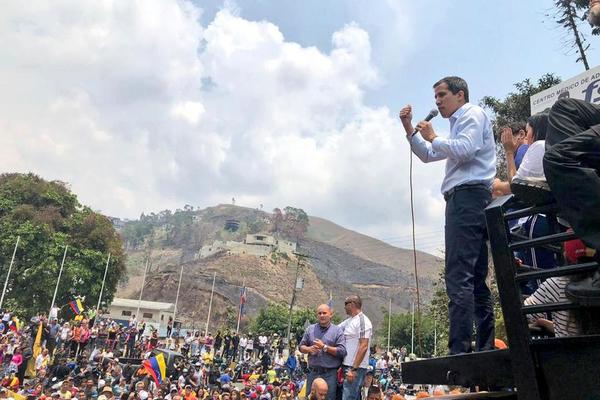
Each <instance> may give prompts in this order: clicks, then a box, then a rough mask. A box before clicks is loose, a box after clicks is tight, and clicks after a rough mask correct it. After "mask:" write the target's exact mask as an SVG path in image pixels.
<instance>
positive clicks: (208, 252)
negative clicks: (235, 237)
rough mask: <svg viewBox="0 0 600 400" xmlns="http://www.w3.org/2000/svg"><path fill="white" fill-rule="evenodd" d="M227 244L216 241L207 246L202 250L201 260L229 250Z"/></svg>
mask: <svg viewBox="0 0 600 400" xmlns="http://www.w3.org/2000/svg"><path fill="white" fill-rule="evenodd" d="M227 249H228V248H227V247H226V244H225V243H223V242H222V241H220V240H215V241H214V242H213V244H207V245H205V246H202V248H201V249H200V258H205V257H210V256H212V255H213V254H217V253H218V252H220V251H223V250H227Z"/></svg>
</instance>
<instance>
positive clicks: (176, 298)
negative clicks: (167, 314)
mask: <svg viewBox="0 0 600 400" xmlns="http://www.w3.org/2000/svg"><path fill="white" fill-rule="evenodd" d="M182 276H183V265H182V266H181V272H180V273H179V284H178V285H177V295H176V296H175V309H174V310H173V325H175V316H176V315H177V303H178V302H179V289H181V277H182Z"/></svg>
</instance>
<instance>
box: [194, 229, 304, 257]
mask: <svg viewBox="0 0 600 400" xmlns="http://www.w3.org/2000/svg"><path fill="white" fill-rule="evenodd" d="M273 251H278V252H281V253H287V254H289V255H292V254H293V253H294V252H295V251H296V243H295V242H291V241H289V240H281V239H276V238H275V237H273V236H271V235H266V234H262V233H255V234H248V235H246V239H244V241H243V242H235V241H232V240H229V241H227V242H223V241H221V240H215V241H214V242H213V243H212V244H209V245H205V246H202V248H201V249H200V258H206V257H210V256H212V255H215V254H218V253H222V252H227V253H228V254H249V255H253V256H256V257H266V256H267V255H269V254H270V253H272V252H273Z"/></svg>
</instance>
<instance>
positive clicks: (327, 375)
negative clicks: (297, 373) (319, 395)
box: [306, 366, 338, 400]
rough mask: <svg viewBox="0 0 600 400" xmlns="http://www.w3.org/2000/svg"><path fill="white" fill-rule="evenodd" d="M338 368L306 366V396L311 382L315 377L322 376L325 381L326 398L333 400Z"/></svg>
mask: <svg viewBox="0 0 600 400" xmlns="http://www.w3.org/2000/svg"><path fill="white" fill-rule="evenodd" d="M337 371H338V368H312V367H310V366H309V367H308V375H307V376H306V397H308V395H309V394H310V389H311V387H312V383H313V381H314V380H315V379H317V378H323V379H324V380H325V382H327V400H335V393H336V390H337Z"/></svg>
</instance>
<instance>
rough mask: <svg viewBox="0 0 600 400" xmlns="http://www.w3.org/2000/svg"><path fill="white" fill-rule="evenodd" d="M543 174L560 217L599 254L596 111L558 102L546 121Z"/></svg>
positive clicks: (599, 118) (599, 154) (574, 102)
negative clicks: (558, 208) (557, 206)
mask: <svg viewBox="0 0 600 400" xmlns="http://www.w3.org/2000/svg"><path fill="white" fill-rule="evenodd" d="M548 122H549V123H548V131H547V133H546V153H545V155H544V174H545V175H546V180H547V181H548V185H549V186H550V189H552V194H553V195H554V198H555V199H556V202H557V203H558V205H559V207H560V209H561V212H562V215H563V216H564V218H565V219H566V220H567V221H568V222H569V223H570V224H571V226H572V227H573V229H574V230H575V233H577V235H578V236H579V237H580V238H581V239H582V240H583V241H584V242H586V244H587V245H588V246H590V247H593V248H595V249H599V250H600V176H599V174H600V126H599V125H598V124H600V107H599V106H597V105H594V104H591V103H588V102H585V101H582V100H576V99H560V100H558V101H557V102H556V103H554V105H553V106H552V109H551V110H550V115H549V117H548Z"/></svg>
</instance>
